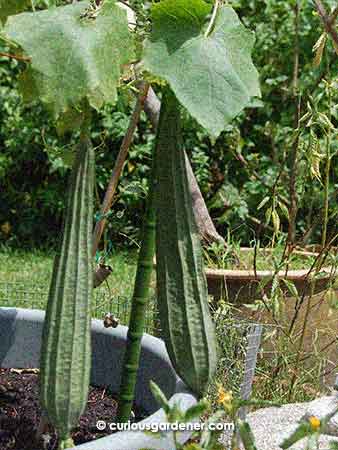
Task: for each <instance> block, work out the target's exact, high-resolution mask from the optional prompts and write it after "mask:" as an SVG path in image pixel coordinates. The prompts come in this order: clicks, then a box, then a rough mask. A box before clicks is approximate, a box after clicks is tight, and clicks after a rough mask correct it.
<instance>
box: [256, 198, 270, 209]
mask: <svg viewBox="0 0 338 450" xmlns="http://www.w3.org/2000/svg"><path fill="white" fill-rule="evenodd" d="M269 200H270V196H268V195H267V196H266V197H264V198H263V200H262V201H261V202H260V204H259V205H258V207H257V211H259V210H260V209H262V208H263V206H264V205H266V204H267V203H268V201H269Z"/></svg>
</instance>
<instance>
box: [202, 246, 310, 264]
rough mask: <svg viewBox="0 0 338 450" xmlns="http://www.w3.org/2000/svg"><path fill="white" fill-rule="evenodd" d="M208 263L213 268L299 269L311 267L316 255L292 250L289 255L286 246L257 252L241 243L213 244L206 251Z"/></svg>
mask: <svg viewBox="0 0 338 450" xmlns="http://www.w3.org/2000/svg"><path fill="white" fill-rule="evenodd" d="M204 255H205V262H206V265H207V266H208V267H210V268H212V269H232V270H254V269H255V268H256V270H285V269H286V268H287V269H288V270H298V269H309V268H310V267H311V266H312V265H313V263H314V262H315V261H316V257H315V256H313V255H309V254H302V253H301V252H296V251H294V252H292V253H291V254H290V255H288V256H287V254H286V253H285V246H284V245H278V246H275V247H273V248H260V249H259V250H257V252H256V254H255V250H254V249H250V250H249V251H247V250H246V251H243V250H242V249H241V248H240V246H239V245H229V246H228V247H227V248H224V247H223V246H220V245H218V244H215V243H213V244H211V245H210V246H209V247H207V248H206V249H205V251H204Z"/></svg>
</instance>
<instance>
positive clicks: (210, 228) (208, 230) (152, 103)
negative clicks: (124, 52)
mask: <svg viewBox="0 0 338 450" xmlns="http://www.w3.org/2000/svg"><path fill="white" fill-rule="evenodd" d="M160 109H161V102H160V100H159V99H158V97H157V95H156V94H155V92H154V91H153V89H152V88H151V87H150V89H149V91H148V95H147V98H146V101H145V103H144V111H145V113H146V114H147V116H148V118H149V120H150V122H151V124H152V126H153V128H154V130H156V128H157V124H158V121H159V117H160ZM186 162H187V172H188V180H189V185H190V192H191V196H192V203H193V208H194V215H195V219H196V223H197V226H198V229H199V232H200V234H201V236H202V238H203V239H204V240H205V241H207V242H219V243H221V244H225V241H224V239H223V237H222V236H221V235H220V234H219V233H218V232H217V230H216V228H215V225H214V224H213V222H212V220H211V217H210V214H209V211H208V208H207V206H206V204H205V201H204V199H203V196H202V193H201V191H200V188H199V186H198V183H197V180H196V178H195V175H194V173H193V170H192V168H191V164H190V161H189V158H188V156H187V155H186Z"/></svg>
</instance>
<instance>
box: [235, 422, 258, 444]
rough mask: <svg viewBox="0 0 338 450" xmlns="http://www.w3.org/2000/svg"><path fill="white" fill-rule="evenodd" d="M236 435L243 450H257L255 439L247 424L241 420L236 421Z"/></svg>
mask: <svg viewBox="0 0 338 450" xmlns="http://www.w3.org/2000/svg"><path fill="white" fill-rule="evenodd" d="M238 433H239V435H240V437H241V440H242V443H243V446H244V448H245V450H257V447H256V444H255V437H254V435H253V433H252V430H251V428H250V425H249V424H248V422H243V421H242V420H239V421H238Z"/></svg>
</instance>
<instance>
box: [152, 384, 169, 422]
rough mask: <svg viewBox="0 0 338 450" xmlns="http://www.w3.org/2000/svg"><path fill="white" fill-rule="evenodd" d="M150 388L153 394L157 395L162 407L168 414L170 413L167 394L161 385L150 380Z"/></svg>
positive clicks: (156, 397)
mask: <svg viewBox="0 0 338 450" xmlns="http://www.w3.org/2000/svg"><path fill="white" fill-rule="evenodd" d="M150 390H151V392H152V394H153V396H154V397H155V399H156V401H157V402H158V404H159V405H160V407H161V408H163V409H164V411H165V413H166V414H167V415H169V414H170V406H169V403H168V400H167V398H166V396H165V395H164V393H163V392H162V390H161V389H160V387H159V386H157V384H156V383H154V382H153V381H150Z"/></svg>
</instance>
